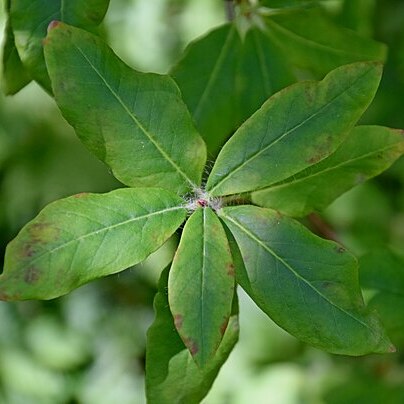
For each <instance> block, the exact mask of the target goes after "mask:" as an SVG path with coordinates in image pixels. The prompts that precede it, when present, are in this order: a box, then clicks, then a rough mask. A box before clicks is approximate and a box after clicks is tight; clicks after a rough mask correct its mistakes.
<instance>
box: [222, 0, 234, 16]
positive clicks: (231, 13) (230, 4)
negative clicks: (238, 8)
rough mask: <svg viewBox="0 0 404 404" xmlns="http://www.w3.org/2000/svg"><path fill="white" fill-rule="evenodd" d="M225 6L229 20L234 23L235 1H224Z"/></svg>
mask: <svg viewBox="0 0 404 404" xmlns="http://www.w3.org/2000/svg"><path fill="white" fill-rule="evenodd" d="M224 6H225V9H226V16H227V20H228V21H233V20H234V17H235V11H234V3H233V0H224Z"/></svg>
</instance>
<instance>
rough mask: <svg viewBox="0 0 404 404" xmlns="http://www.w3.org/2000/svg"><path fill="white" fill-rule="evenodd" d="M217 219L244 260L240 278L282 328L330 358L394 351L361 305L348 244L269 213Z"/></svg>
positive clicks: (226, 214) (252, 210)
mask: <svg viewBox="0 0 404 404" xmlns="http://www.w3.org/2000/svg"><path fill="white" fill-rule="evenodd" d="M219 215H220V217H221V218H222V219H223V220H224V222H225V223H226V225H227V226H228V227H229V229H230V231H231V232H232V234H233V236H234V238H235V239H236V242H237V245H238V248H239V249H240V252H241V255H242V258H243V261H244V267H242V268H240V265H236V271H238V273H237V274H236V277H237V281H238V282H239V283H240V285H241V286H242V287H243V288H244V289H245V290H246V292H247V293H248V294H249V295H250V296H251V298H252V299H253V300H254V301H255V303H256V304H257V305H258V306H259V307H260V308H261V309H262V310H263V311H264V312H265V313H266V314H268V315H269V316H270V317H271V318H272V319H273V320H274V321H275V322H276V323H277V324H278V325H279V326H281V327H282V328H284V329H285V330H287V331H288V332H290V333H291V334H293V335H294V336H295V337H297V338H299V339H301V340H303V341H305V342H307V343H309V344H311V345H313V346H315V347H318V348H320V349H323V350H326V351H329V352H332V353H338V354H344V355H364V354H368V353H371V352H391V351H393V350H394V347H393V346H392V345H391V343H390V341H389V340H388V338H387V337H386V335H385V332H384V330H383V328H382V326H381V324H380V323H379V320H378V318H377V317H376V316H374V315H373V314H370V313H369V312H368V311H367V309H366V307H365V305H364V303H363V299H362V295H361V291H360V288H359V282H358V273H357V263H356V260H355V258H354V257H353V256H352V255H351V254H350V253H348V252H347V251H346V250H345V249H344V248H343V247H341V246H339V245H338V244H336V243H334V242H331V241H327V240H323V239H321V238H319V237H317V236H315V235H313V234H312V233H310V232H309V231H308V230H307V229H306V228H305V227H304V226H302V225H301V224H300V223H298V222H296V221H295V220H293V219H290V218H287V217H284V216H281V215H280V214H279V213H277V212H275V211H272V210H269V209H264V208H258V207H255V206H236V207H226V208H223V209H221V210H220V211H219Z"/></svg>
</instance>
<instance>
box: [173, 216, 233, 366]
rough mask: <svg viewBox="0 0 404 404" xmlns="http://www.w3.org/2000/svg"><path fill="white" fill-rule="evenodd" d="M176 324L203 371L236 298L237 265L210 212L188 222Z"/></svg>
mask: <svg viewBox="0 0 404 404" xmlns="http://www.w3.org/2000/svg"><path fill="white" fill-rule="evenodd" d="M168 287H169V289H168V290H169V293H168V296H169V302H170V308H171V312H172V313H173V315H174V320H175V326H176V328H177V331H178V333H179V335H180V336H181V338H182V340H183V341H184V344H185V345H186V346H187V348H188V349H189V351H190V352H191V354H192V356H193V358H194V360H195V362H196V363H197V364H198V366H200V367H201V368H205V367H206V366H208V365H209V364H210V362H211V361H212V358H213V357H214V355H215V353H216V351H217V349H218V347H219V345H220V342H221V340H222V338H223V335H224V333H225V331H226V328H227V324H228V321H229V317H230V312H231V304H232V300H233V295H234V265H233V262H232V257H231V253H230V248H229V244H228V241H227V238H226V234H225V232H224V229H223V227H222V225H221V223H220V221H219V219H218V218H217V216H216V214H215V213H214V212H213V210H211V209H210V208H204V209H202V208H199V209H197V210H196V211H195V212H194V213H193V214H192V216H191V217H190V218H189V219H188V221H187V223H186V225H185V227H184V230H183V233H182V237H181V241H180V245H179V247H178V250H177V252H176V254H175V257H174V261H173V264H172V268H171V271H170V277H169V283H168Z"/></svg>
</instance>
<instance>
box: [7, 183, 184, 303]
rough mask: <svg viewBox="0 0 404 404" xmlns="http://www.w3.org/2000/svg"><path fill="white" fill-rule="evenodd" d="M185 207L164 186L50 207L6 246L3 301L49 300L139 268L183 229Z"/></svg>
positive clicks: (61, 202)
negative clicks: (90, 282) (176, 231)
mask: <svg viewBox="0 0 404 404" xmlns="http://www.w3.org/2000/svg"><path fill="white" fill-rule="evenodd" d="M182 204H183V203H182V200H181V199H180V198H178V197H177V196H175V195H173V194H171V193H170V192H168V191H166V190H163V189H160V188H143V189H142V188H138V189H118V190H116V191H112V192H110V193H108V194H78V195H76V196H72V197H69V198H66V199H61V200H59V201H56V202H53V203H51V204H50V205H48V206H47V207H45V209H44V210H43V211H42V212H41V213H40V214H39V215H38V216H37V217H36V218H35V219H34V220H32V221H31V222H30V223H28V224H27V225H26V226H25V227H24V228H23V229H22V230H21V231H20V233H19V234H18V235H17V237H16V238H15V239H14V240H13V241H11V242H10V244H9V245H8V246H7V249H6V255H5V261H4V272H3V274H2V275H1V276H0V299H2V300H24V299H51V298H54V297H57V296H61V295H64V294H65V293H68V292H70V291H71V290H72V289H74V288H77V287H78V286H80V285H82V284H84V283H86V282H89V281H90V280H93V279H96V278H99V277H102V276H105V275H109V274H112V273H116V272H119V271H122V270H124V269H126V268H128V267H130V266H132V265H134V264H137V263H138V262H140V261H142V260H144V259H145V258H146V257H147V256H148V255H149V254H150V253H152V252H153V251H155V250H156V249H157V248H158V247H160V246H161V245H162V244H163V243H164V241H166V240H167V239H168V238H169V237H170V236H171V235H172V234H173V233H174V231H175V230H176V229H177V228H178V227H179V226H180V224H181V222H182V221H183V220H184V219H185V212H186V211H185V209H184V207H183V206H182Z"/></svg>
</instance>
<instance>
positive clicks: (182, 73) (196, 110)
mask: <svg viewBox="0 0 404 404" xmlns="http://www.w3.org/2000/svg"><path fill="white" fill-rule="evenodd" d="M171 75H172V76H173V78H174V79H175V80H176V82H177V83H178V85H179V87H180V89H181V91H182V94H183V97H184V101H185V102H186V104H187V106H188V108H189V109H190V111H191V113H192V116H193V118H194V120H195V123H196V125H197V128H198V129H199V131H200V133H201V134H202V136H203V138H204V139H205V140H206V143H207V145H208V151H209V152H210V153H212V154H216V153H217V151H218V149H219V148H220V147H221V146H222V145H223V143H224V142H225V141H226V139H227V138H228V137H229V136H230V135H231V134H232V133H233V132H234V130H235V129H237V127H238V126H239V125H240V124H241V123H242V122H243V121H244V120H245V119H246V118H248V117H249V116H250V115H251V114H252V113H253V112H255V111H256V110H257V109H258V108H259V107H260V106H261V104H262V103H263V102H264V101H265V100H266V99H267V98H268V97H269V96H270V95H272V94H273V93H274V92H276V91H278V90H280V89H281V88H283V87H285V86H287V85H289V84H291V83H292V82H293V81H294V79H293V76H292V74H291V73H290V72H289V69H288V66H287V64H285V63H283V59H282V57H281V54H280V52H279V50H278V49H277V48H276V47H275V46H273V45H272V44H271V43H270V41H269V40H268V38H267V36H266V35H265V34H263V33H262V32H261V31H260V30H259V29H258V28H252V29H250V30H249V32H248V33H247V35H246V37H245V38H244V40H241V38H240V36H239V34H238V33H237V29H236V27H235V25H234V24H226V25H223V26H222V27H219V28H217V29H215V30H213V31H211V32H210V33H208V34H207V35H206V36H204V37H202V38H200V39H198V40H196V41H195V42H192V43H191V44H190V45H189V46H188V47H187V49H186V51H185V54H184V56H183V58H182V59H181V60H180V61H179V62H178V64H177V65H176V66H174V68H173V69H172V71H171Z"/></svg>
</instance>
